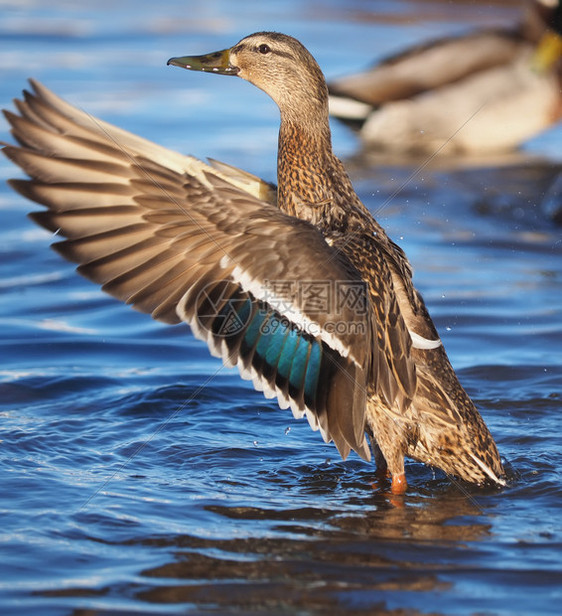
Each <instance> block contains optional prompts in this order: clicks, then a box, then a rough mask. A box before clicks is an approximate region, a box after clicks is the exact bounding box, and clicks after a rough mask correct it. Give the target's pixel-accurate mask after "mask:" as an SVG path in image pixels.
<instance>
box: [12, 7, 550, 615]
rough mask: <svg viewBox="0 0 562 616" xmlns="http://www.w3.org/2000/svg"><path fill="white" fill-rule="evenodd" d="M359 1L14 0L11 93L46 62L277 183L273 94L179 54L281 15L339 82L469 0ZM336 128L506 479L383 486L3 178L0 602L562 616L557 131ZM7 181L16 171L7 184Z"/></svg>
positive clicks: (152, 130)
mask: <svg viewBox="0 0 562 616" xmlns="http://www.w3.org/2000/svg"><path fill="white" fill-rule="evenodd" d="M371 4H372V6H371ZM371 4H369V3H364V2H359V1H357V2H349V3H348V2H346V3H342V2H339V1H337V0H331V1H329V2H325V3H320V4H319V3H317V2H314V1H305V2H303V1H302V0H300V1H299V2H288V3H285V2H283V3H280V2H271V3H262V4H260V5H259V6H258V5H257V4H256V3H252V2H240V3H238V4H237V7H236V11H232V6H231V4H228V3H224V2H223V1H222V0H219V1H218V2H204V3H199V2H187V4H186V2H185V1H183V0H182V1H181V2H179V1H177V2H176V1H175V0H173V1H172V2H169V3H167V4H166V5H164V6H162V5H158V4H154V3H148V2H145V1H144V0H137V1H136V2H135V3H132V2H129V1H127V2H123V3H110V2H105V1H104V0H102V2H101V4H99V3H98V5H99V6H98V5H96V6H94V5H91V6H90V5H86V4H85V5H72V6H71V4H69V3H67V2H62V1H60V2H54V3H49V5H48V6H46V5H45V6H44V7H43V6H41V5H40V3H29V2H28V3H21V2H4V3H3V4H2V8H1V9H0V10H1V11H2V20H0V30H1V31H2V33H3V34H4V35H6V36H5V38H6V40H7V41H9V45H4V46H0V60H2V63H1V66H2V67H3V68H2V69H0V70H1V71H2V76H3V79H1V80H0V93H1V94H2V102H3V106H7V105H9V101H10V100H11V98H12V97H14V96H16V95H18V94H19V89H20V88H21V87H24V80H25V78H26V77H27V76H28V75H32V76H34V77H37V78H39V79H40V80H42V81H44V82H45V83H46V85H48V86H50V87H52V88H53V89H54V90H55V91H57V92H60V93H61V94H63V95H64V96H66V97H67V98H69V99H71V100H72V101H73V102H77V103H78V104H80V105H82V106H83V107H84V108H85V109H87V110H88V111H90V112H93V113H96V114H100V115H103V117H104V118H105V119H107V120H109V121H112V122H116V123H118V124H120V125H121V126H124V127H125V128H128V129H129V130H133V131H134V132H138V133H141V134H143V135H144V136H146V137H148V138H152V139H155V140H157V141H159V142H160V143H162V144H164V145H167V146H169V147H174V148H176V149H180V150H182V151H186V152H190V153H193V154H195V155H198V156H200V157H203V156H206V155H210V156H214V157H216V158H218V159H222V160H225V161H226V162H229V163H233V164H236V165H239V166H241V167H243V168H245V169H248V170H249V171H252V172H255V173H259V174H260V175H264V176H266V177H267V178H269V179H271V178H273V177H274V176H275V156H274V151H275V143H276V134H277V128H278V116H277V110H276V109H274V108H273V107H272V106H270V104H269V102H268V101H267V100H266V98H265V96H263V95H262V93H260V92H259V91H255V89H252V88H251V87H250V86H249V85H248V84H244V83H243V82H241V80H227V81H228V83H225V81H224V80H220V79H213V78H211V77H209V76H208V75H195V74H193V75H192V74H190V75H187V74H182V75H181V76H180V75H178V74H176V73H173V74H172V73H170V72H169V71H168V72H166V68H165V66H164V64H165V61H166V59H167V58H168V57H170V56H171V55H176V54H178V53H187V52H189V51H191V50H192V49H193V51H197V50H198V49H200V50H201V52H204V51H208V50H209V49H220V48H222V47H226V45H228V44H229V43H230V42H232V41H234V40H238V39H239V38H240V37H241V36H242V35H244V34H247V33H248V32H249V31H255V30H261V29H276V30H284V31H287V32H288V33H291V34H294V35H296V36H297V37H300V38H302V39H303V40H304V41H305V42H306V43H307V45H308V46H309V47H310V48H311V49H312V50H313V51H314V53H315V54H316V55H317V56H318V59H319V60H320V61H321V63H322V65H323V67H324V68H325V69H326V72H327V74H328V75H337V74H343V73H344V72H346V71H348V70H349V68H350V67H351V66H353V67H356V66H360V65H361V64H364V63H365V60H366V59H368V60H370V59H371V58H372V57H373V56H374V54H380V55H381V56H382V55H386V54H387V53H389V52H391V51H395V50H396V49H398V48H400V47H403V46H405V45H406V44H408V45H409V44H411V43H413V42H415V41H416V40H420V41H421V40H426V39H427V38H429V37H431V36H433V35H436V34H447V33H449V34H450V33H454V32H456V31H459V29H465V27H466V24H465V23H464V22H463V23H460V21H459V20H460V18H459V15H461V13H458V12H457V11H458V7H459V3H452V4H451V3H445V2H433V1H432V2H425V1H422V0H420V1H419V2H380V3H379V2H377V3H371ZM375 5H376V6H375ZM475 6H476V5H475V3H473V2H467V3H462V15H463V16H464V15H466V16H470V17H473V23H479V24H482V23H491V22H493V23H498V21H499V22H502V21H503V20H505V19H508V18H510V15H512V14H514V7H513V3H511V2H510V3H503V2H502V3H499V2H494V3H488V2H486V3H478V5H477V6H478V8H477V9H475ZM371 8H372V9H373V10H374V9H376V11H377V14H378V13H379V11H380V13H382V14H383V16H384V19H382V20H380V19H379V20H378V21H377V20H370V19H367V16H366V15H365V11H366V10H370V9H371ZM100 9H103V10H100ZM488 10H490V12H488ZM463 20H464V17H463ZM336 29H337V30H336ZM336 31H337V44H334V40H335V39H334V36H335V34H334V33H335V32H336ZM221 46H222V47H221ZM375 47H376V49H374V48H375ZM225 96H227V97H228V98H227V99H225ZM225 100H227V101H228V105H226V106H225ZM0 138H1V139H4V140H7V139H8V136H7V135H6V134H2V135H1V136H0ZM334 139H335V147H336V150H337V151H338V152H340V153H343V155H344V156H345V157H346V164H347V165H348V168H349V170H350V173H351V174H352V176H353V180H354V182H355V185H356V187H357V189H358V191H359V193H360V196H361V197H362V199H363V200H364V202H365V204H366V205H367V207H369V209H370V210H371V211H372V212H374V213H376V215H377V217H378V218H379V220H380V222H381V223H382V224H383V225H384V226H385V227H386V228H387V229H388V231H389V233H390V235H391V237H393V238H394V239H396V240H397V241H398V243H400V244H401V245H402V246H403V247H404V249H405V250H406V252H407V254H408V255H409V257H410V259H411V261H412V263H413V265H414V268H415V272H416V273H415V279H416V283H417V286H418V287H419V288H420V289H421V290H422V291H423V293H424V296H425V298H426V301H427V302H428V304H429V307H430V310H431V312H432V315H433V317H434V319H435V321H436V324H437V326H438V328H439V330H440V334H441V337H442V339H443V340H444V343H445V345H446V348H447V351H448V353H449V355H450V356H451V359H452V362H453V364H454V366H455V368H456V369H457V370H458V372H459V376H460V379H461V381H462V383H463V384H464V386H465V387H466V389H467V390H468V391H469V393H470V394H471V396H472V397H473V398H474V400H475V401H476V403H477V405H478V406H479V408H480V409H481V410H482V414H483V415H484V417H485V419H486V421H487V423H488V425H489V426H490V429H491V431H492V433H493V434H494V436H495V438H496V440H497V442H498V446H499V449H500V451H501V453H502V456H503V457H504V458H505V460H506V465H507V467H508V469H509V474H510V480H509V482H508V486H507V487H506V488H505V489H503V490H499V491H498V490H478V489H474V488H471V487H468V486H465V485H464V484H460V483H454V482H451V481H450V480H449V479H448V478H447V477H444V476H443V475H442V474H440V473H434V472H433V471H432V470H431V469H429V468H426V467H424V466H422V465H420V464H416V463H410V464H409V465H408V467H407V473H408V476H409V483H410V488H409V490H408V493H407V494H406V495H405V496H404V497H395V496H392V495H390V494H389V492H388V488H389V486H388V485H386V484H385V483H384V482H382V483H381V482H379V483H376V482H375V477H374V476H373V472H372V471H373V468H372V466H371V465H369V464H367V463H364V462H363V461H361V460H359V459H358V458H356V457H353V456H351V457H350V458H349V459H348V460H347V461H346V462H342V461H341V460H339V459H338V456H337V452H336V451H335V449H334V448H333V446H332V445H326V444H324V443H323V442H322V439H321V438H320V437H319V435H318V434H317V433H313V432H312V431H310V429H309V428H308V426H307V425H306V423H305V422H297V421H295V420H293V419H292V417H291V416H290V414H287V411H281V410H280V409H278V408H277V407H276V405H275V404H274V403H272V402H271V401H266V400H264V399H263V397H262V396H261V395H260V394H257V393H255V392H253V390H252V389H251V386H250V385H249V384H248V383H244V382H242V381H240V379H239V378H238V376H237V374H236V372H235V371H232V370H226V369H224V368H223V367H221V366H220V364H219V363H218V362H217V361H215V360H213V359H212V358H210V357H209V355H208V352H207V350H206V348H204V347H203V345H202V344H200V343H198V342H197V341H195V340H193V338H192V337H191V336H190V335H189V333H188V331H187V328H186V327H181V326H178V327H165V326H162V325H159V324H157V323H155V322H153V321H151V320H150V319H148V318H147V317H146V316H145V315H141V314H138V313H136V312H134V311H132V310H130V309H129V308H127V307H125V306H122V305H121V304H119V303H118V302H115V301H114V300H112V299H111V298H109V297H107V296H105V295H103V294H102V293H101V292H100V291H98V290H97V289H96V288H95V287H93V286H92V285H91V284H90V283H89V282H88V281H86V280H84V279H82V278H80V277H79V276H77V275H76V274H75V273H74V270H73V266H71V265H70V264H67V263H64V262H63V261H62V260H61V259H60V258H59V257H58V256H57V255H56V254H54V253H53V251H50V250H48V248H47V246H48V243H49V239H50V238H49V235H48V234H46V233H43V232H37V230H36V229H35V228H34V227H33V226H32V225H31V223H30V222H28V221H27V220H26V217H25V215H26V213H27V212H28V211H29V210H30V208H32V207H33V206H30V204H29V203H27V202H24V201H23V200H22V199H20V198H18V197H17V196H16V195H15V194H14V193H12V192H10V191H9V190H8V189H7V187H6V186H5V185H4V184H3V183H2V184H1V185H0V223H1V224H0V293H1V301H0V432H1V434H0V439H1V442H0V477H1V479H2V494H1V495H0V513H1V516H2V530H1V532H0V553H1V555H2V558H1V564H0V612H1V613H2V614H4V613H5V614H10V615H11V614H41V616H50V615H51V614H52V615H57V616H58V615H60V614H64V615H70V614H72V615H74V616H93V615H96V616H99V615H110V614H111V615H115V614H119V615H122V616H123V615H129V614H131V615H132V614H135V615H136V614H180V613H181V614H208V613H215V614H225V613H233V614H245V615H246V614H249V615H251V614H264V613H267V614H269V615H270V616H273V615H278V614H279V615H281V614H302V615H306V616H308V615H312V614H353V615H355V614H369V615H372V614H394V615H396V616H406V615H408V616H411V615H417V614H426V615H427V614H446V615H447V616H449V615H463V616H464V615H466V616H468V615H474V614H497V615H504V614H510V615H512V614H557V613H558V612H559V601H560V588H561V587H562V574H561V567H560V554H561V553H562V533H561V528H562V524H561V520H562V510H561V503H562V482H561V477H560V470H559V469H560V468H561V465H562V459H561V454H560V452H561V451H562V440H561V436H560V435H561V434H562V426H561V417H562V415H561V413H560V409H561V406H562V393H561V391H562V386H561V384H562V368H561V366H562V351H561V349H562V326H561V324H562V312H561V310H562V302H561V301H560V300H561V298H562V241H561V234H560V227H559V226H557V225H555V224H554V222H553V219H552V216H551V215H550V212H551V211H552V208H551V205H550V203H551V201H549V200H548V199H549V198H550V197H548V195H549V191H550V190H551V189H552V191H553V192H552V193H550V194H551V195H552V194H554V192H555V190H556V184H555V183H553V182H556V177H557V175H558V174H559V172H560V158H559V156H558V155H557V156H553V155H552V153H553V152H554V153H557V152H558V151H559V147H560V146H559V144H560V133H559V132H551V133H549V134H545V135H544V136H542V137H541V138H539V139H537V140H535V141H534V142H533V143H530V144H529V145H528V147H527V148H526V150H525V151H524V152H523V153H518V154H516V155H513V156H510V157H509V159H508V160H502V161H499V160H497V159H496V160H494V161H492V160H486V161H484V160H482V159H479V160H476V161H474V160H473V161H468V160H466V159H465V160H462V161H461V160H452V159H450V158H447V159H445V158H441V159H439V160H438V159H432V160H425V159H424V160H412V159H409V160H404V159H400V160H398V159H395V160H391V159H389V158H388V157H383V158H374V157H373V156H372V155H369V157H366V156H359V155H358V154H357V152H356V146H357V143H356V142H355V141H354V138H353V136H352V135H351V134H348V133H347V132H346V131H344V130H343V129H342V127H338V126H334ZM13 174H14V170H13V168H12V167H11V166H10V164H9V163H8V161H6V160H4V159H0V176H1V177H2V178H3V179H4V178H8V177H12V175H13ZM552 187H554V188H552ZM545 194H547V197H545V196H544V195H545Z"/></svg>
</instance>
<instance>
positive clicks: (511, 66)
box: [329, 0, 562, 154]
mask: <svg viewBox="0 0 562 616" xmlns="http://www.w3.org/2000/svg"><path fill="white" fill-rule="evenodd" d="M561 31H562V8H561V6H560V2H559V0H533V1H531V2H529V6H528V8H527V11H526V12H525V14H524V18H523V20H522V21H521V23H520V24H518V25H516V26H514V27H512V28H503V29H501V28H495V29H492V28H489V29H484V30H477V31H474V32H470V33H468V34H465V35H463V36H456V37H447V38H440V39H437V40H434V41H430V42H429V43H426V44H422V45H419V46H416V47H413V48H411V49H407V50H405V51H404V52H402V53H399V54H396V55H393V56H390V57H389V58H387V59H385V60H383V61H381V62H379V63H377V64H375V65H374V66H372V67H371V68H369V69H367V70H365V71H362V72H359V73H356V74H353V75H347V76H343V77H340V78H339V79H334V80H333V81H332V82H330V84H329V90H330V112H331V114H332V115H333V116H334V117H336V118H338V119H340V120H342V121H343V122H344V123H346V124H348V125H350V126H352V127H354V128H357V129H358V130H359V136H360V138H361V141H362V143H363V144H364V145H365V146H367V147H369V148H372V149H379V150H384V151H389V152H395V153H434V152H435V151H437V150H439V151H440V152H441V153H447V154H450V153H458V154H483V153H494V152H506V151H510V150H513V149H515V148H517V147H518V146H520V145H521V144H522V143H523V142H525V141H527V140H528V139H530V138H532V137H534V136H535V135H537V134H539V133H540V132H542V131H544V130H546V129H548V128H549V127H551V126H553V125H554V124H555V123H557V122H558V121H560V119H561V118H562V93H561V82H562V65H561V64H560V61H559V60H560V57H561V54H562V37H561V36H560V34H559V33H560V32H561Z"/></svg>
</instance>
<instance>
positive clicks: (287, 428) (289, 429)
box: [285, 426, 291, 435]
mask: <svg viewBox="0 0 562 616" xmlns="http://www.w3.org/2000/svg"><path fill="white" fill-rule="evenodd" d="M290 431H291V426H287V427H286V428H285V434H286V435H287V434H289V432H290Z"/></svg>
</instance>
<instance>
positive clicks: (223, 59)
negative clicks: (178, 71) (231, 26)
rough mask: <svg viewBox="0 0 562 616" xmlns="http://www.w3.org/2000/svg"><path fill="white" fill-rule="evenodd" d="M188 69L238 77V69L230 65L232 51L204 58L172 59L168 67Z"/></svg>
mask: <svg viewBox="0 0 562 616" xmlns="http://www.w3.org/2000/svg"><path fill="white" fill-rule="evenodd" d="M170 64H171V65H172V66H179V67H180V68H187V69H189V70H190V71H203V72H205V73H217V74H218V75H236V74H237V73H238V70H239V69H238V67H236V66H232V65H231V64H230V49H223V50H222V51H215V52H213V53H209V54H206V55H204V56H182V57H181V58H170V59H169V60H168V65H170Z"/></svg>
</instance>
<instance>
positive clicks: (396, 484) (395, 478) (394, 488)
mask: <svg viewBox="0 0 562 616" xmlns="http://www.w3.org/2000/svg"><path fill="white" fill-rule="evenodd" d="M407 489H408V482H407V481H406V475H405V473H399V474H398V475H392V485H391V486H390V491H391V492H392V494H404V493H405V492H406V490H407Z"/></svg>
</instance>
